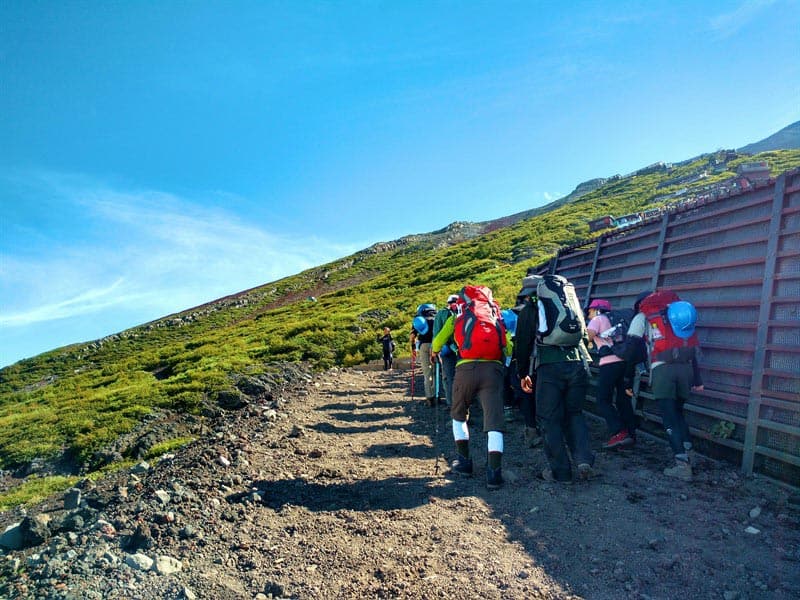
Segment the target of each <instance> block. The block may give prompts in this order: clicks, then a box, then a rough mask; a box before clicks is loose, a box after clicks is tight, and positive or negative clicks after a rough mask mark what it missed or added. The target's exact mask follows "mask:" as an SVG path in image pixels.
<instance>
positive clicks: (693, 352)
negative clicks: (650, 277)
mask: <svg viewBox="0 0 800 600" xmlns="http://www.w3.org/2000/svg"><path fill="white" fill-rule="evenodd" d="M696 323H697V311H696V310H695V308H694V306H692V305H691V304H690V303H689V302H686V301H683V300H681V299H680V298H679V297H678V295H677V294H676V293H675V292H673V291H671V290H662V291H658V290H657V291H655V292H653V293H652V294H650V295H649V296H647V297H646V298H645V299H644V300H642V302H641V304H640V305H639V312H638V313H637V314H636V316H635V317H634V318H633V321H632V322H631V326H630V328H629V329H628V335H629V336H632V337H639V338H643V339H644V340H645V341H646V343H647V349H648V356H649V359H650V389H651V390H652V392H653V397H654V398H655V400H656V402H658V406H659V408H660V409H661V415H662V419H663V422H664V429H665V430H666V431H667V439H668V440H669V445H670V447H671V449H672V452H673V454H674V457H675V463H674V465H673V466H672V467H667V468H666V469H664V475H666V476H667V477H675V478H676V479H681V480H683V481H691V480H692V476H693V473H692V464H691V456H690V451H691V449H692V441H691V437H690V435H689V426H688V425H687V424H686V419H685V418H684V416H683V405H684V403H685V402H686V401H687V400H688V399H689V393H690V391H701V390H702V389H703V382H702V380H701V379H700V372H699V369H698V368H697V347H698V345H699V343H698V339H697V334H696V333H695V324H696Z"/></svg>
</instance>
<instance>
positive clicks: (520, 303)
mask: <svg viewBox="0 0 800 600" xmlns="http://www.w3.org/2000/svg"><path fill="white" fill-rule="evenodd" d="M537 282H538V279H536V278H534V277H533V276H531V277H525V278H524V279H523V280H522V289H521V290H520V291H519V294H517V303H516V305H515V306H514V308H513V309H512V310H513V311H514V312H515V313H516V314H517V326H516V328H515V330H514V347H513V357H512V360H511V367H510V373H509V375H510V377H511V385H512V386H513V388H514V393H515V394H517V395H518V396H519V403H520V410H521V411H522V417H523V419H524V420H525V432H524V437H525V443H526V444H527V446H528V447H529V448H535V447H536V446H538V445H539V444H541V443H542V436H541V434H540V432H539V424H538V423H537V421H536V398H535V397H534V395H533V394H532V393H530V392H526V391H525V390H523V389H522V385H521V381H520V380H521V379H522V378H523V377H524V376H525V374H526V373H528V372H529V370H528V366H529V362H530V357H531V356H532V355H533V341H534V339H533V337H531V336H529V335H527V334H525V335H523V336H522V338H520V337H519V336H518V335H517V332H518V331H520V330H522V331H526V332H529V331H535V330H536V324H535V321H536V315H537V314H538V308H537V305H536V284H537ZM531 377H532V378H534V379H535V377H536V375H535V371H534V374H531ZM531 387H532V388H533V389H536V382H535V381H532V382H531Z"/></svg>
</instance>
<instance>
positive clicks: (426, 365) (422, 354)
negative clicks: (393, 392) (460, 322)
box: [411, 304, 436, 406]
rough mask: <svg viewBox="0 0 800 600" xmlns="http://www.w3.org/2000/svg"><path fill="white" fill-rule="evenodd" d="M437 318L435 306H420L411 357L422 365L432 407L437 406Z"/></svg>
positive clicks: (415, 318)
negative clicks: (433, 343)
mask: <svg viewBox="0 0 800 600" xmlns="http://www.w3.org/2000/svg"><path fill="white" fill-rule="evenodd" d="M435 316H436V305H435V304H420V305H419V306H418V307H417V312H416V314H415V316H414V320H413V321H412V324H411V357H412V359H414V360H417V359H418V362H419V363H420V364H421V365H422V377H423V379H424V383H425V400H427V402H428V404H429V405H430V406H436V391H435V390H436V388H435V385H434V381H433V374H434V369H433V358H432V356H431V341H432V340H433V319H434V317H435Z"/></svg>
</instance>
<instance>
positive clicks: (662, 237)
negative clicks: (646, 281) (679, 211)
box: [650, 212, 670, 291]
mask: <svg viewBox="0 0 800 600" xmlns="http://www.w3.org/2000/svg"><path fill="white" fill-rule="evenodd" d="M669 216H670V213H669V212H665V213H664V216H663V217H661V232H660V233H659V234H658V246H657V247H656V255H655V256H654V257H653V279H652V281H651V282H650V289H651V290H653V291H655V290H656V288H658V277H659V275H661V261H662V258H663V256H664V244H665V243H666V240H667V229H669Z"/></svg>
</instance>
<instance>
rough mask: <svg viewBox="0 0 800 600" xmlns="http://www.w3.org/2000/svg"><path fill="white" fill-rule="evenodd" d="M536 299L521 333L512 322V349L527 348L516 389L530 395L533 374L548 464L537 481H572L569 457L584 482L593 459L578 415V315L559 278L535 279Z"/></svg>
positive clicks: (584, 361)
mask: <svg viewBox="0 0 800 600" xmlns="http://www.w3.org/2000/svg"><path fill="white" fill-rule="evenodd" d="M527 279H528V278H527V277H526V280H527ZM536 298H537V300H536V307H537V309H538V310H537V311H535V312H534V317H535V318H534V320H533V323H530V324H527V326H526V327H525V328H524V329H523V328H522V324H521V323H517V344H518V345H519V346H520V347H521V352H522V351H526V352H527V350H528V349H532V354H531V361H530V367H529V371H528V373H526V374H524V376H523V377H522V379H521V385H522V389H524V390H525V391H527V392H532V391H533V387H532V379H531V375H530V373H532V372H535V373H536V416H537V418H538V420H539V429H540V430H541V432H542V436H543V438H544V453H545V456H546V457H547V461H548V464H549V467H548V468H545V469H544V470H542V472H541V474H540V477H541V478H542V479H544V480H545V481H555V482H561V483H569V482H572V467H571V463H570V454H571V456H572V461H573V462H574V463H575V464H576V470H577V473H578V477H579V478H580V479H583V480H586V479H589V478H590V477H591V476H592V474H593V468H592V467H593V465H594V459H595V457H594V454H593V453H592V451H591V448H590V446H589V428H588V426H587V424H586V420H585V418H584V416H583V401H584V399H585V398H586V390H587V388H588V385H589V377H588V371H589V363H588V360H589V351H588V350H587V349H586V346H585V344H586V342H587V341H588V337H587V334H586V324H585V323H584V320H583V310H582V309H581V306H580V303H579V302H578V297H577V296H576V294H575V288H574V286H573V285H572V284H571V283H569V282H568V281H567V280H566V279H565V278H563V277H561V276H560V275H543V276H541V277H540V278H539V281H538V283H537V284H536ZM520 316H521V315H520ZM520 356H522V354H520ZM565 440H566V444H565ZM567 446H568V447H569V451H570V452H569V453H568V452H567Z"/></svg>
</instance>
